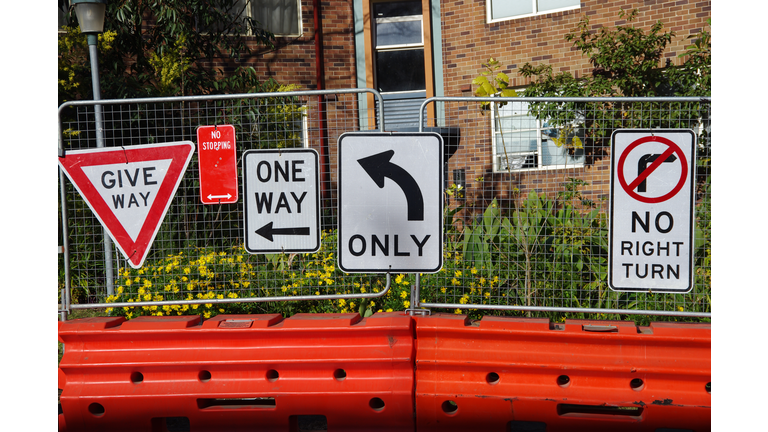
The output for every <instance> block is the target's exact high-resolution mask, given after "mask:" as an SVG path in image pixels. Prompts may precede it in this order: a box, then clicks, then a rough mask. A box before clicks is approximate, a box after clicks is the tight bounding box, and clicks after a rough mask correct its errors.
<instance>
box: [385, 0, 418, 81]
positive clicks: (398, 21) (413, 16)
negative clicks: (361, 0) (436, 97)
mask: <svg viewBox="0 0 768 432" xmlns="http://www.w3.org/2000/svg"><path fill="white" fill-rule="evenodd" d="M421 8H422V7H421V1H397V2H386V3H374V4H373V14H374V17H375V18H376V20H375V24H374V25H375V26H374V32H373V36H374V46H375V47H376V54H375V64H376V74H375V76H376V87H377V88H378V90H379V91H380V92H382V93H391V92H413V91H420V92H423V91H424V90H425V89H426V82H425V75H424V24H423V19H422V14H421Z"/></svg>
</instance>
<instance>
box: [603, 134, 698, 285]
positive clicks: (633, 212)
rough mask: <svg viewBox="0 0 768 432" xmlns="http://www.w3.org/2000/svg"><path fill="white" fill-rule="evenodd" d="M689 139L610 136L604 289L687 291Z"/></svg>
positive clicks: (691, 186) (692, 153) (691, 193)
mask: <svg viewBox="0 0 768 432" xmlns="http://www.w3.org/2000/svg"><path fill="white" fill-rule="evenodd" d="M695 173H696V135H695V134H694V133H693V131H692V130H690V129H680V130H673V129H653V130H649V129H623V130H617V131H615V132H614V133H613V136H612V137H611V196H610V225H609V243H608V256H609V258H608V260H609V265H608V285H609V286H610V287H611V289H613V290H616V291H643V292H648V291H653V292H677V293H681V292H687V291H690V290H691V288H692V287H693V243H694V238H693V236H694V218H693V213H694V212H693V211H694V200H695V187H696V181H695Z"/></svg>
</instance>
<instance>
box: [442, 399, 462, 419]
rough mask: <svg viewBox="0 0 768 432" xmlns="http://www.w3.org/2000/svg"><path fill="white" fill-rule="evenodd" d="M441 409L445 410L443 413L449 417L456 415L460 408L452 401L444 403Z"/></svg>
mask: <svg viewBox="0 0 768 432" xmlns="http://www.w3.org/2000/svg"><path fill="white" fill-rule="evenodd" d="M440 407H441V408H442V409H443V412H444V413H446V414H448V415H452V414H456V411H458V410H459V406H458V405H457V404H456V402H454V401H452V400H447V401H445V402H443V404H442V405H441V406H440Z"/></svg>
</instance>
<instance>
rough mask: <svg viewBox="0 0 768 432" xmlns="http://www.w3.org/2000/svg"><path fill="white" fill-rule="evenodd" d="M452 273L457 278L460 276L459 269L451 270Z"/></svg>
mask: <svg viewBox="0 0 768 432" xmlns="http://www.w3.org/2000/svg"><path fill="white" fill-rule="evenodd" d="M453 274H454V275H456V277H457V278H459V277H461V270H456V271H455V272H453Z"/></svg>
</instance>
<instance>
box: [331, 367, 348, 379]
mask: <svg viewBox="0 0 768 432" xmlns="http://www.w3.org/2000/svg"><path fill="white" fill-rule="evenodd" d="M333 377H334V378H336V381H344V380H345V379H346V378H347V371H345V370H344V369H336V370H335V371H333Z"/></svg>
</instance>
